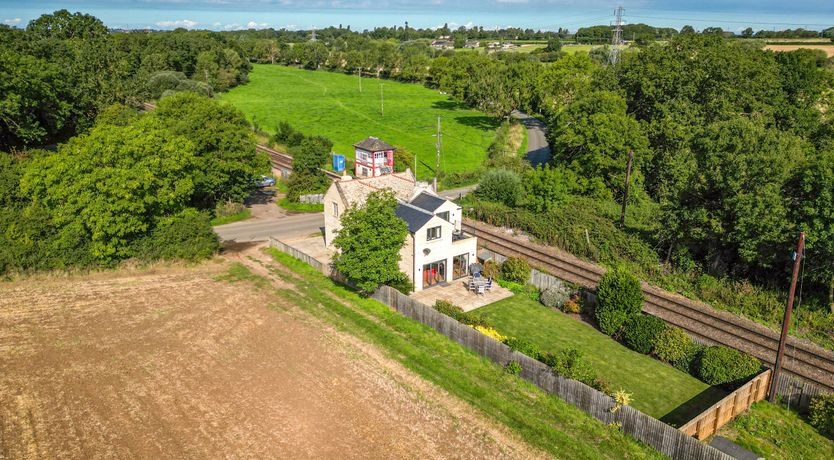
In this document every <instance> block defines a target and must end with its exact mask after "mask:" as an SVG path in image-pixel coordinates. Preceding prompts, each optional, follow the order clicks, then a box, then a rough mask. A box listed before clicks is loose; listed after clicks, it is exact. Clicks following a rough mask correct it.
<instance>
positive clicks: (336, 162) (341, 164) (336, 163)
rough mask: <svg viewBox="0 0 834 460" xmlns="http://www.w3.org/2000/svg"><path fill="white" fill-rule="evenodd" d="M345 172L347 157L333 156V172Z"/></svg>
mask: <svg viewBox="0 0 834 460" xmlns="http://www.w3.org/2000/svg"><path fill="white" fill-rule="evenodd" d="M344 170H345V156H344V155H339V154H334V155H333V171H336V172H342V171H344Z"/></svg>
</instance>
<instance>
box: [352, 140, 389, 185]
mask: <svg viewBox="0 0 834 460" xmlns="http://www.w3.org/2000/svg"><path fill="white" fill-rule="evenodd" d="M353 147H354V148H355V153H356V156H355V158H356V161H355V165H356V168H355V169H354V173H353V174H354V176H356V177H377V176H382V175H384V174H391V173H392V172H394V150H395V148H394V146H393V145H391V144H389V143H387V142H385V141H382V140H380V139H377V138H376V137H369V138H367V139H365V140H363V141H361V142H357V143H355V144H353Z"/></svg>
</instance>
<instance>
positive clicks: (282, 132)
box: [270, 121, 295, 145]
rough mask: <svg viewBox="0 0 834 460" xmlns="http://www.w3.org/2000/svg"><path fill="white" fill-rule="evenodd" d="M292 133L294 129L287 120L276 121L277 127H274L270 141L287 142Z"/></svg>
mask: <svg viewBox="0 0 834 460" xmlns="http://www.w3.org/2000/svg"><path fill="white" fill-rule="evenodd" d="M293 133H295V129H294V128H293V127H292V125H290V123H289V122H287V121H282V122H280V123H278V127H277V128H275V134H274V135H273V136H272V139H270V141H272V142H273V143H276V144H285V145H286V144H289V142H288V141H289V139H290V136H292V135H293Z"/></svg>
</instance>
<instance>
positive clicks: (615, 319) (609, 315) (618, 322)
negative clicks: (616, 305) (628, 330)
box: [596, 307, 629, 337]
mask: <svg viewBox="0 0 834 460" xmlns="http://www.w3.org/2000/svg"><path fill="white" fill-rule="evenodd" d="M596 318H597V324H598V325H599V329H600V330H601V331H602V332H604V333H605V334H607V335H610V336H612V337H613V336H615V335H616V334H617V333H618V332H620V329H622V328H623V325H624V324H625V322H626V321H628V318H629V315H628V314H627V313H626V312H624V311H621V310H601V309H600V308H599V307H597V309H596Z"/></svg>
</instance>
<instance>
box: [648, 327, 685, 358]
mask: <svg viewBox="0 0 834 460" xmlns="http://www.w3.org/2000/svg"><path fill="white" fill-rule="evenodd" d="M692 344H693V342H692V339H690V338H689V336H688V335H686V332H684V331H683V329H681V328H679V327H674V326H669V327H667V328H666V329H664V330H663V332H661V333H660V334H659V335H658V336H657V341H656V342H655V344H654V350H653V353H654V355H655V356H657V357H658V358H659V359H660V360H661V361H665V362H667V363H675V362H678V361H680V360H681V359H683V358H684V357H686V354H687V352H688V351H689V349H690V348H691V346H692Z"/></svg>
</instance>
